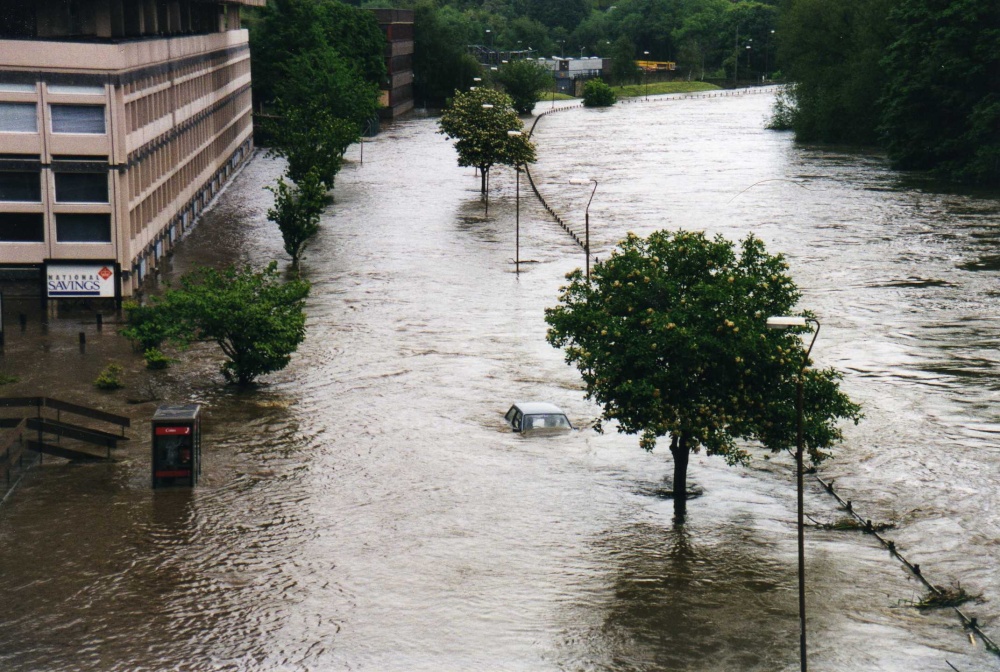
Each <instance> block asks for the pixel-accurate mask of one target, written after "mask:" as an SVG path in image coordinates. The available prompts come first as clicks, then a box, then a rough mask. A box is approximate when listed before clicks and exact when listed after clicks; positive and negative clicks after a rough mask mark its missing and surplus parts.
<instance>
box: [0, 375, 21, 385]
mask: <svg viewBox="0 0 1000 672" xmlns="http://www.w3.org/2000/svg"><path fill="white" fill-rule="evenodd" d="M18 380H20V379H19V378H18V377H17V376H8V375H7V374H5V373H0V385H10V384H11V383H16V382H17V381H18Z"/></svg>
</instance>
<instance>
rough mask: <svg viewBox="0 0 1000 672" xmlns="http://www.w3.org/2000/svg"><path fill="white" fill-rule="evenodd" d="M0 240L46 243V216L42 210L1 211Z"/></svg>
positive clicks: (6, 241) (4, 241) (5, 241)
mask: <svg viewBox="0 0 1000 672" xmlns="http://www.w3.org/2000/svg"><path fill="white" fill-rule="evenodd" d="M0 242H3V243H44V242H45V216H44V215H43V214H42V213H40V212H37V213H35V212H0Z"/></svg>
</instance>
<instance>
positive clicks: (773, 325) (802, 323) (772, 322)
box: [767, 316, 809, 329]
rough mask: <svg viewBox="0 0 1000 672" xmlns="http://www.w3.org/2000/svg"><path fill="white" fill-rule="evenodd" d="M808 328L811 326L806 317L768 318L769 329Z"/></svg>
mask: <svg viewBox="0 0 1000 672" xmlns="http://www.w3.org/2000/svg"><path fill="white" fill-rule="evenodd" d="M807 326H809V321H808V320H807V319H806V318H804V317H795V316H776V317H769V318H767V328H768V329H793V328H795V327H807Z"/></svg>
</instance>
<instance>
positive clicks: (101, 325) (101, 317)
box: [97, 313, 104, 331]
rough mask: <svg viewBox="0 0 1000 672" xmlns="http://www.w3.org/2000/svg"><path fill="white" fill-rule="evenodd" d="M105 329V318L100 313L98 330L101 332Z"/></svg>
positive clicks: (98, 315)
mask: <svg viewBox="0 0 1000 672" xmlns="http://www.w3.org/2000/svg"><path fill="white" fill-rule="evenodd" d="M103 329H104V316H103V315H101V314H100V313H98V314H97V330H98V331H101V330H103Z"/></svg>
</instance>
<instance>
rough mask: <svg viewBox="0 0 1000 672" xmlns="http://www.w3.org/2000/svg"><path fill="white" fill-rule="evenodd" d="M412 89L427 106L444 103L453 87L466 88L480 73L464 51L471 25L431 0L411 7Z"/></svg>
mask: <svg viewBox="0 0 1000 672" xmlns="http://www.w3.org/2000/svg"><path fill="white" fill-rule="evenodd" d="M413 31H414V34H413V42H414V52H413V78H414V80H413V88H414V96H415V98H416V99H417V100H420V101H423V103H424V104H425V105H426V104H428V103H430V104H431V105H444V103H445V101H446V100H447V98H448V97H449V96H451V95H452V93H453V92H454V91H455V90H456V89H459V90H465V89H468V88H469V86H471V85H472V82H473V79H474V78H475V77H479V76H480V75H481V69H480V67H479V64H478V63H476V59H475V58H473V57H471V56H469V55H468V54H466V53H465V46H466V45H467V44H469V43H470V42H472V41H474V40H472V39H471V32H472V30H471V27H470V26H469V25H468V22H467V20H466V18H465V17H464V15H463V14H462V13H460V12H457V11H455V10H454V9H452V8H450V7H445V8H440V9H439V8H438V7H437V6H436V4H435V3H434V2H433V0H422V1H421V2H419V3H418V4H417V5H416V6H415V7H414V27H413Z"/></svg>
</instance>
